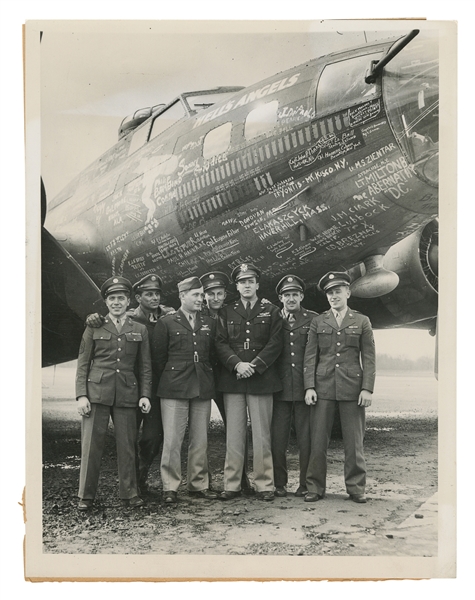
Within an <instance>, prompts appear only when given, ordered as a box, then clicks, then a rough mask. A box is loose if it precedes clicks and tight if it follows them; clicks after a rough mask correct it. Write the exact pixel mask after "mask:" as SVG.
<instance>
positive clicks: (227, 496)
mask: <svg viewBox="0 0 475 600" xmlns="http://www.w3.org/2000/svg"><path fill="white" fill-rule="evenodd" d="M240 495H241V491H239V492H232V491H231V490H223V491H222V492H221V493H220V494H219V496H218V498H219V499H220V500H232V499H233V498H239V497H240Z"/></svg>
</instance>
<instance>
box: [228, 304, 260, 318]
mask: <svg viewBox="0 0 475 600" xmlns="http://www.w3.org/2000/svg"><path fill="white" fill-rule="evenodd" d="M256 304H258V303H257V302H256ZM254 308H255V307H254ZM234 310H235V312H237V314H238V315H240V316H241V317H243V318H244V319H247V315H246V309H245V308H244V304H243V303H242V300H237V301H236V302H235V303H234ZM251 312H252V311H251Z"/></svg>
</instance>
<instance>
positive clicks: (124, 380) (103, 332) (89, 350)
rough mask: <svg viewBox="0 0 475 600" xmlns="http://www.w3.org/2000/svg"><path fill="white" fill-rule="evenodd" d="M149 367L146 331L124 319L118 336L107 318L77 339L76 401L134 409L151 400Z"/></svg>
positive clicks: (141, 326) (87, 328) (150, 369)
mask: <svg viewBox="0 0 475 600" xmlns="http://www.w3.org/2000/svg"><path fill="white" fill-rule="evenodd" d="M151 388H152V365H151V358H150V342H149V337H148V332H147V328H146V327H145V326H144V325H141V324H140V323H135V322H134V321H132V319H130V318H129V317H127V318H126V320H125V322H124V325H123V327H122V330H121V332H120V333H118V331H117V329H116V327H115V325H114V324H113V323H111V321H110V319H109V317H106V318H105V321H104V324H103V325H102V326H101V327H89V326H87V327H86V329H85V331H84V333H83V336H82V340H81V346H80V349H79V356H78V364H77V373H76V398H78V397H79V396H87V398H88V399H89V401H90V402H92V403H98V404H106V405H107V406H112V405H113V404H115V405H116V406H119V407H136V406H137V405H138V401H139V398H141V397H142V396H145V397H147V398H150V397H151V394H152V389H151Z"/></svg>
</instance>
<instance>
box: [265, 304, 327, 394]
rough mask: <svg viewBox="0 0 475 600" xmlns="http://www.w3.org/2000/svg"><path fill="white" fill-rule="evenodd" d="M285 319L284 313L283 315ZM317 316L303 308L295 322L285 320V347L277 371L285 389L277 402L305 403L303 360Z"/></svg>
mask: <svg viewBox="0 0 475 600" xmlns="http://www.w3.org/2000/svg"><path fill="white" fill-rule="evenodd" d="M281 314H282V316H283V317H284V315H283V313H281ZM316 316H317V313H316V312H314V311H313V310H307V309H306V308H301V309H300V310H299V312H298V313H295V321H293V322H289V321H288V320H287V319H286V318H285V317H284V318H283V325H282V329H283V334H284V347H283V350H282V353H281V355H280V356H279V358H278V359H277V369H278V371H279V375H280V378H281V379H282V385H283V387H284V389H283V390H282V391H281V392H278V393H277V394H276V395H275V399H276V400H284V401H286V402H292V401H295V402H303V401H304V400H305V389H304V385H303V359H304V354H305V347H306V345H307V339H308V332H309V329H310V323H311V322H312V319H313V318H314V317H316Z"/></svg>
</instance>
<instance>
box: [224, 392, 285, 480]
mask: <svg viewBox="0 0 475 600" xmlns="http://www.w3.org/2000/svg"><path fill="white" fill-rule="evenodd" d="M272 403H273V400H272V394H259V395H256V394H227V393H225V394H224V406H225V409H226V419H227V428H226V459H225V462H224V489H225V490H226V491H232V492H237V491H239V490H240V489H241V479H242V474H243V469H244V457H245V451H246V437H247V411H248V410H249V417H250V419H251V430H252V455H253V471H254V482H255V485H256V490H257V492H269V491H271V492H273V491H274V471H273V466H272V450H271V422H272Z"/></svg>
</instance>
